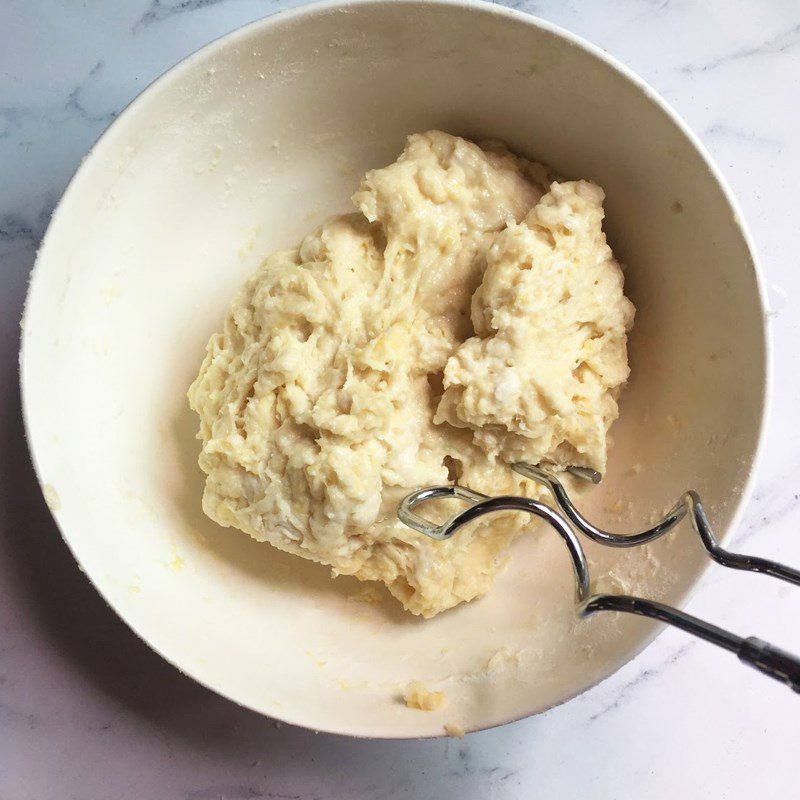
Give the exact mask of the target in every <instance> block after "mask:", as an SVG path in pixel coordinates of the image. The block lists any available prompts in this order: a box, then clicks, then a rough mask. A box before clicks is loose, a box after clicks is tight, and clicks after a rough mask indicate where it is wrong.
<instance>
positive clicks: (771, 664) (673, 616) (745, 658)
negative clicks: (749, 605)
mask: <svg viewBox="0 0 800 800" xmlns="http://www.w3.org/2000/svg"><path fill="white" fill-rule="evenodd" d="M514 468H515V469H516V470H517V472H520V473H521V474H523V475H528V476H530V477H534V479H535V480H540V482H541V483H544V484H545V485H546V486H554V487H556V489H559V490H560V491H558V493H556V492H555V491H554V492H553V494H554V496H555V498H556V500H557V501H558V503H559V505H561V506H562V508H563V509H564V511H565V513H567V508H569V509H570V510H571V511H572V512H573V513H571V514H569V517H570V519H571V520H572V521H573V522H574V523H575V525H576V526H577V527H578V528H580V529H581V530H583V531H584V532H586V530H585V527H589V528H590V529H591V530H592V532H593V533H594V534H597V533H600V534H603V535H604V536H610V537H613V538H615V539H617V540H619V539H624V540H625V542H626V544H624V545H622V544H619V543H617V544H616V545H615V546H617V547H620V546H630V544H629V543H630V541H631V540H632V539H635V536H627V537H619V536H617V535H616V534H607V533H606V532H605V531H600V530H599V529H598V528H594V526H590V525H589V524H588V523H586V522H585V520H584V519H583V517H582V516H581V515H580V514H579V513H578V512H577V511H576V510H575V508H574V506H572V503H571V502H570V501H569V497H567V494H566V491H565V490H564V488H563V486H561V484H560V483H559V482H558V481H557V480H556V479H555V478H553V477H552V476H550V475H548V474H547V473H545V472H543V471H542V470H540V469H539V468H538V467H531V466H530V465H529V464H524V465H514ZM574 469H575V468H573V470H574ZM578 469H581V468H578ZM581 473H582V477H586V478H588V479H589V480H593V481H594V482H595V483H597V482H598V480H599V475H598V473H595V472H594V471H591V470H585V469H581V472H580V473H579V474H581ZM539 476H541V478H540V477H539ZM593 476H594V477H593ZM545 478H546V480H545ZM446 497H451V498H456V499H458V500H463V501H465V502H466V503H469V504H470V505H469V507H468V508H466V509H465V510H464V511H461V512H460V513H458V514H455V515H454V516H452V517H450V518H449V519H448V520H446V521H445V522H443V523H442V524H441V525H436V524H435V523H433V522H430V521H429V520H426V519H425V518H424V517H422V516H420V515H419V514H417V513H416V512H415V509H416V507H417V506H419V505H420V504H421V503H425V502H427V501H430V500H436V499H441V498H446ZM562 497H563V498H564V500H565V501H566V505H567V507H566V508H564V503H562V501H561V498H562ZM679 508H680V509H681V512H682V513H681V514H680V516H678V518H677V519H675V520H671V518H670V516H669V515H668V517H667V518H665V519H664V520H662V521H661V523H659V525H660V526H661V529H659V526H656V528H654V529H651V530H650V531H645V533H644V534H643V535H645V536H648V537H650V538H648V539H646V540H645V541H652V540H653V539H655V538H658V536H661V535H663V534H664V533H666V532H667V531H668V530H669V529H670V528H672V527H674V525H675V523H676V522H677V521H678V519H681V518H682V517H683V516H685V515H686V513H687V512H689V514H690V517H691V519H692V524H693V525H694V528H695V530H696V531H697V533H698V534H699V536H700V538H701V540H702V542H703V544H704V546H705V548H706V550H707V551H708V552H709V554H710V555H711V557H712V558H713V559H714V560H715V561H718V562H719V563H721V564H723V565H725V566H729V567H733V568H735V569H749V570H753V571H755V572H765V573H767V574H768V575H774V576H775V577H778V578H782V579H783V580H787V581H790V582H791V583H800V572H797V570H793V569H791V568H789V567H784V566H782V565H781V564H776V563H775V562H772V561H767V560H766V559H763V558H755V557H753V556H741V555H737V554H735V553H728V552H727V551H725V550H723V549H722V548H721V547H720V546H719V545H718V544H717V541H716V539H715V538H714V535H713V533H712V532H711V526H710V525H709V524H708V519H707V518H706V515H705V512H704V511H703V506H702V504H701V503H700V498H699V497H698V496H697V494H696V493H695V492H686V494H685V495H684V496H683V498H682V499H681V503H680V504H679V506H676V509H675V511H674V512H673V516H675V515H677V514H678V509H679ZM493 511H527V512H529V513H531V514H534V515H536V516H537V517H540V518H541V519H544V520H545V521H546V522H548V523H550V525H551V526H552V527H553V528H555V529H556V532H557V533H558V534H559V536H561V538H562V539H563V541H564V543H565V544H566V545H567V549H568V550H569V554H570V557H571V559H572V566H573V569H574V573H575V580H576V595H577V601H578V611H579V614H580V615H581V616H583V617H587V616H589V615H591V614H594V613H595V612H597V611H620V612H623V613H627V614H636V615H639V616H643V617H649V618H651V619H656V620H659V621H660V622H665V623H667V624H668V625H674V626H675V627H677V628H680V629H681V630H684V631H686V632H687V633H691V634H693V635H694V636H698V637H700V638H701V639H705V641H707V642H712V643H713V644H716V645H717V646H719V647H722V648H724V649H726V650H730V651H731V652H733V653H736V655H737V656H738V658H739V660H740V661H741V662H742V663H744V664H747V665H749V666H751V667H753V668H755V669H757V670H759V671H760V672H762V673H764V674H765V675H768V676H769V677H771V678H774V679H776V680H779V681H781V682H782V683H785V684H786V685H787V686H789V687H790V688H791V689H793V690H794V691H795V692H798V693H800V658H797V656H794V655H792V654H791V653H787V652H786V651H785V650H781V649H780V648H778V647H775V645H772V644H770V643H769V642H765V641H763V640H761V639H757V638H756V637H754V636H749V637H747V638H743V637H741V636H737V635H736V634H733V633H730V632H729V631H726V630H724V629H723V628H719V627H717V626H716V625H712V624H711V623H709V622H706V621H705V620H702V619H698V618H697V617H693V616H691V615H690V614H687V613H686V612H684V611H680V610H679V609H677V608H672V607H671V606H667V605H664V604H663V603H659V602H656V601H655V600H646V599H644V598H642V597H634V596H632V595H609V594H597V595H593V596H591V597H590V596H589V570H588V566H587V564H586V556H585V554H584V552H583V548H582V547H581V544H580V541H579V540H578V538H577V536H576V534H575V532H574V531H573V530H572V528H570V526H569V523H568V522H567V521H566V520H565V519H564V517H562V516H561V514H559V513H558V512H557V511H554V510H553V509H552V508H550V507H549V506H546V505H544V504H542V503H539V502H537V501H536V500H531V499H530V498H528V497H513V496H504V497H487V496H486V495H484V494H481V493H480V492H475V491H473V490H472V489H468V488H467V487H465V486H433V487H429V488H425V489H419V490H417V491H416V492H412V493H411V494H410V495H408V496H407V497H405V498H404V499H403V501H402V502H401V504H400V507H399V508H398V511H397V515H398V517H399V518H400V521H401V522H403V523H404V524H405V525H408V526H409V527H410V528H413V529H414V530H416V531H419V532H420V533H423V534H425V535H426V536H430V537H432V538H434V539H439V540H445V539H449V538H450V537H451V536H452V535H453V534H454V533H455V532H456V531H457V530H458V529H459V528H461V527H462V526H463V525H466V524H467V523H468V522H471V521H472V520H475V519H477V518H478V517H481V516H483V515H484V514H489V513H491V512H493ZM587 535H588V534H587ZM595 541H600V542H601V543H607V542H606V540H605V539H604V538H603V537H600V538H599V539H595ZM638 543H639V544H641V539H640V540H639V542H638Z"/></svg>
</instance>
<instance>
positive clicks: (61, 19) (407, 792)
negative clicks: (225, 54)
mask: <svg viewBox="0 0 800 800" xmlns="http://www.w3.org/2000/svg"><path fill="white" fill-rule="evenodd" d="M292 4H293V3H292V2H291V1H290V2H282V1H281V0H278V1H277V2H275V0H272V1H270V0H115V1H114V2H111V1H110V0H105V1H104V0H85V2H81V3H77V2H74V0H3V3H2V5H1V6H0V74H2V80H0V308H1V309H2V313H0V370H2V372H1V374H2V385H3V387H4V392H3V402H2V404H0V464H2V476H3V481H2V484H0V486H1V487H2V488H0V593H1V594H0V598H1V599H0V797H2V798H9V800H50V798H52V799H53V800H70V799H71V798H75V799H76V800H124V799H125V798H127V799H128V800H139V799H140V798H153V799H154V800H157V799H159V798H185V799H186V800H217V798H225V800H240V799H242V798H258V797H267V798H280V799H281V800H312V799H314V798H316V799H317V800H334V798H336V799H338V798H348V800H359V799H360V798H370V799H373V798H374V799H375V800H377V798H386V799H387V800H394V799H396V798H419V800H426V799H427V798H431V799H432V798H450V797H452V798H456V797H458V798H460V799H461V800H472V799H473V798H475V799H478V798H486V799H487V800H499V799H500V798H517V797H546V798H551V797H556V798H559V797H581V796H590V797H592V798H593V800H611V798H637V800H646V799H649V798H664V800H672V799H673V798H676V797H689V798H695V797H717V798H745V797H750V796H753V795H758V796H763V797H777V796H787V797H788V796H791V795H792V793H793V792H796V791H797V789H796V786H797V767H796V760H797V752H798V743H800V713H798V712H800V699H798V698H797V697H795V696H793V695H792V694H791V693H790V692H789V691H788V690H787V689H785V688H784V687H781V686H779V685H778V684H774V683H773V682H771V681H768V680H766V679H764V678H762V677H760V676H758V675H757V674H755V673H754V672H751V671H749V670H746V669H745V668H743V667H741V666H739V665H738V664H737V663H736V661H735V659H732V658H731V657H730V656H729V655H727V654H724V653H722V652H718V651H716V650H715V648H712V647H710V646H706V645H702V644H697V643H695V642H693V641H691V640H689V639H688V638H687V637H686V636H684V635H682V634H680V633H677V632H673V631H667V632H665V633H664V634H663V635H662V636H660V637H659V638H658V640H657V641H656V642H655V643H654V644H653V645H651V646H650V647H649V648H648V649H647V650H646V651H645V652H644V653H643V654H642V655H641V656H639V657H638V658H637V659H635V660H634V661H633V662H632V663H630V664H628V665H627V666H626V667H624V668H623V669H622V670H620V671H619V672H618V673H617V674H616V675H614V676H613V677H612V678H610V679H609V680H607V681H606V682H605V683H603V684H602V685H600V686H598V687H596V688H595V689H593V690H591V691H589V692H587V693H586V694H585V695H583V696H581V697H579V698H578V699H576V700H574V701H572V702H570V703H568V704H567V705H565V706H562V707H560V708H556V709H554V710H552V711H550V712H548V713H546V714H543V715H541V716H539V717H536V718H533V719H528V720H525V721H522V722H518V723H516V724H513V725H508V726H506V727H503V728H500V729H496V730H492V731H487V732H483V733H478V734H473V735H470V736H468V737H467V738H466V739H464V740H461V741H459V740H445V741H441V740H439V741H421V742H413V741H412V742H400V743H398V742H381V741H359V740H351V739H346V738H341V737H336V736H328V735H315V734H314V733H311V732H308V731H304V730H300V729H295V728H291V727H289V726H281V725H280V724H278V723H274V722H272V721H270V720H266V719H264V718H261V717H259V716H257V715H256V714H253V713H250V712H248V711H244V710H242V709H240V708H238V707H236V706H234V705H232V704H231V703H229V702H227V701H225V700H223V699H221V698H219V697H217V696H216V695H214V694H212V693H210V692H209V691H207V690H205V689H203V688H201V687H200V686H198V685H196V684H195V683H193V682H192V681H190V680H189V679H187V678H184V677H182V676H181V675H180V674H179V673H178V672H177V671H175V670H174V669H173V668H172V667H170V666H169V665H168V664H167V663H165V662H164V661H162V660H161V659H160V658H159V657H158V656H156V655H155V654H154V653H152V652H151V651H149V650H148V649H147V647H146V646H145V645H144V644H142V643H141V642H140V641H139V640H138V639H137V638H136V637H135V636H134V635H133V634H132V633H131V632H130V631H129V630H128V629H127V628H126V627H125V626H124V624H123V623H121V622H120V621H119V620H118V619H117V617H116V616H115V615H114V613H113V612H112V611H110V610H109V609H108V608H107V607H106V606H105V604H104V603H103V601H102V600H101V599H100V597H99V596H98V595H97V594H96V593H95V591H94V589H93V588H92V587H91V586H90V585H89V583H88V582H87V581H86V579H85V578H84V577H83V576H82V575H81V574H80V572H79V570H78V568H77V566H76V564H75V563H74V561H73V560H72V557H71V556H70V555H69V553H68V552H67V550H66V547H65V545H64V544H63V542H62V541H61V538H60V536H59V535H58V532H57V530H56V528H55V526H54V524H53V522H52V520H51V519H50V516H49V514H48V512H47V509H46V507H45V505H44V502H43V500H42V499H41V496H40V493H39V490H38V487H37V486H36V482H35V479H34V476H33V474H32V471H31V468H30V466H29V463H28V459H27V454H26V448H25V444H24V440H23V434H22V426H21V422H20V412H19V399H18V395H17V390H16V382H17V378H16V369H17V356H16V353H17V348H18V342H19V326H18V321H19V317H20V314H21V309H22V303H23V299H24V294H25V290H26V286H27V276H28V273H29V271H30V268H31V266H32V263H33V260H34V256H35V252H36V248H37V245H38V242H39V240H40V238H41V236H42V234H43V232H44V229H45V227H46V225H47V221H48V218H49V215H50V213H51V211H52V209H53V207H54V204H55V203H56V201H57V199H58V197H59V195H60V194H61V192H62V191H63V189H64V187H65V185H66V183H67V181H68V179H69V177H70V176H71V174H72V173H73V171H74V170H75V168H76V167H77V165H78V163H79V162H80V159H81V157H82V156H83V154H84V153H85V152H86V151H87V149H88V148H89V147H90V145H91V144H92V142H93V141H94V140H95V139H96V137H97V136H98V135H99V134H100V133H101V132H102V130H103V129H104V128H105V127H106V126H107V125H108V123H109V122H110V121H111V120H112V119H113V118H114V116H115V115H116V114H117V113H119V111H120V110H121V109H122V108H123V107H124V106H125V105H126V104H127V103H128V102H129V100H130V99H131V98H132V97H133V96H135V95H136V94H137V93H138V92H139V91H140V90H141V89H142V88H144V87H145V86H146V85H147V84H148V83H150V82H151V81H152V80H153V79H154V78H156V77H157V76H158V75H159V74H160V73H161V72H163V71H164V70H165V69H166V68H167V67H169V66H170V65H171V64H173V63H174V62H176V61H178V60H179V59H180V58H182V57H183V56H184V55H186V54H188V53H190V52H192V51H193V50H195V49H197V48H198V47H199V46H201V45H202V44H204V43H206V42H208V41H209V40H211V39H213V38H216V37H217V36H220V35H221V34H223V33H226V32H228V31H230V30H232V29H233V28H236V27H238V26H240V25H242V24H243V23H245V22H248V21H250V20H253V19H256V18H258V17H261V16H263V15H264V14H267V13H271V12H273V11H275V10H277V9H279V8H283V7H287V6H289V5H292ZM509 5H513V6H515V7H518V8H521V9H523V10H527V11H530V12H532V13H535V14H538V15H539V16H541V17H543V18H545V19H547V20H550V21H552V22H555V23H557V24H559V25H562V26H564V27H566V28H569V29H570V30H572V31H574V32H576V33H578V34H580V35H582V36H584V37H586V38H588V39H590V40H591V41H593V42H595V43H596V44H598V45H600V46H601V47H603V48H605V49H606V50H608V51H609V52H610V53H612V54H613V55H615V56H617V57H618V58H620V59H621V60H622V61H624V62H625V63H627V64H628V65H629V66H630V67H632V68H633V69H634V70H635V71H637V72H638V73H639V74H640V75H642V76H643V77H644V78H645V79H646V80H647V81H649V82H650V83H651V84H652V85H653V86H654V87H655V88H656V89H657V90H658V91H660V92H661V93H662V94H663V95H664V96H665V97H666V98H667V100H668V101H669V102H670V103H672V104H673V106H674V107H675V108H676V109H677V110H678V112H679V113H681V114H682V115H683V116H684V118H685V119H686V120H687V121H688V123H689V124H690V125H691V127H692V128H694V130H695V131H696V132H697V133H698V134H699V135H700V138H701V139H702V140H703V141H704V143H705V144H706V145H707V147H708V148H709V149H710V151H711V153H712V155H713V156H714V157H715V159H716V160H717V163H718V164H719V165H720V167H721V169H722V171H723V173H724V174H725V176H726V177H727V178H728V180H729V181H730V183H731V184H732V186H733V189H734V191H735V193H736V194H737V196H738V198H739V201H740V203H741V206H742V208H743V211H744V214H745V217H746V219H747V220H748V222H749V224H750V226H751V229H752V232H753V235H754V239H755V242H756V245H757V247H758V249H759V251H760V254H761V258H762V264H763V268H764V272H765V274H766V278H767V282H768V283H769V285H770V287H771V288H770V302H771V304H772V314H771V324H772V330H773V337H774V345H775V370H774V372H775V380H774V397H773V401H772V414H771V421H770V425H769V431H768V438H767V443H766V450H765V455H764V458H763V461H762V463H761V467H760V472H759V479H758V482H757V486H756V490H755V493H754V495H753V497H752V499H751V501H750V503H749V506H748V508H747V513H746V516H745V518H744V521H743V523H742V524H741V526H740V528H739V530H738V531H737V533H736V537H735V539H734V545H735V546H736V547H738V548H739V549H742V550H745V551H749V552H755V553H758V554H761V555H766V556H772V557H775V558H777V559H780V560H782V561H785V562H787V563H791V564H794V565H798V564H800V470H798V464H800V426H799V425H798V424H797V423H796V409H797V407H798V404H800V370H798V368H797V344H798V336H800V331H799V330H798V327H799V326H800V306H798V303H797V298H798V297H799V296H800V270H798V268H797V254H798V253H800V224H798V221H797V214H798V202H797V191H798V190H797V186H798V184H800V114H799V113H798V111H797V109H798V101H799V100H800V6H798V4H797V2H796V0H762V1H761V2H759V3H752V2H747V0H705V1H704V2H702V3H696V2H688V0H617V1H616V2H613V3H612V2H609V0H582V2H571V0H533V1H532V2H528V0H521V1H520V0H513V1H512V2H510V3H509ZM689 610H690V611H692V612H693V613H695V614H697V615H698V616H701V617H704V618H707V619H710V620H713V621H716V622H719V623H720V624H721V625H724V626H726V627H728V628H731V629H733V630H736V631H740V632H743V633H753V634H757V635H760V636H763V637H764V638H766V639H769V640H771V641H774V642H776V643H779V644H781V645H783V646H785V647H786V648H787V649H790V650H794V651H795V652H800V625H799V624H798V619H799V618H800V592H797V591H792V590H791V589H789V588H787V587H786V586H783V585H781V584H780V583H778V582H775V581H769V580H766V579H763V578H759V577H757V576H748V575H742V574H737V573H733V572H730V571H726V570H722V569H719V568H717V569H714V570H712V571H710V572H709V573H708V574H707V576H706V578H705V580H704V581H703V583H702V586H701V588H700V589H699V591H698V592H697V594H696V595H695V597H694V599H693V600H692V602H691V604H690V606H689Z"/></svg>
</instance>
